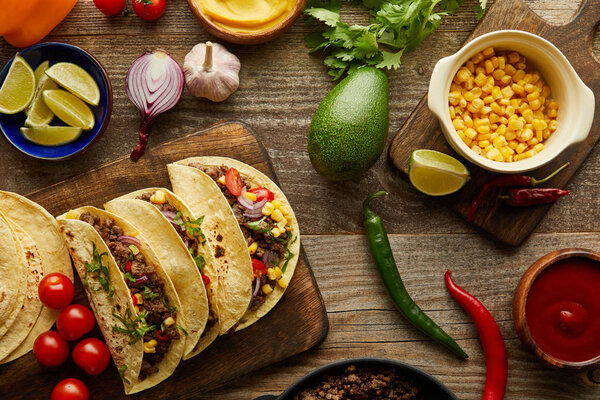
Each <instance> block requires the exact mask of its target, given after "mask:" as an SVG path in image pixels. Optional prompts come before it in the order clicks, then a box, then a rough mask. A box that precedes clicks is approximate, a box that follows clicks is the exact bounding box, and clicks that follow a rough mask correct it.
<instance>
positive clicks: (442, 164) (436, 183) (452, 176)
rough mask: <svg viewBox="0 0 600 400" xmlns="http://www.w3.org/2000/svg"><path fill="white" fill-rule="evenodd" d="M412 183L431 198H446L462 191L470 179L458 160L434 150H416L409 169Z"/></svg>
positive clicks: (411, 157)
mask: <svg viewBox="0 0 600 400" xmlns="http://www.w3.org/2000/svg"><path fill="white" fill-rule="evenodd" d="M408 177H409V179H410V183H412V185H413V186H414V187H415V188H416V189H417V190H419V191H421V192H423V193H425V194H427V195H429V196H445V195H447V194H451V193H454V192H457V191H458V190H460V189H461V188H462V187H463V186H464V185H465V183H467V181H468V180H469V178H470V175H469V171H468V170H467V168H466V167H465V166H464V165H463V164H462V163H461V162H460V161H458V160H457V159H456V158H454V157H451V156H449V155H448V154H444V153H440V152H439V151H434V150H415V151H413V153H412V155H411V156H410V163H409V167H408Z"/></svg>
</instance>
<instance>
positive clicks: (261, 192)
mask: <svg viewBox="0 0 600 400" xmlns="http://www.w3.org/2000/svg"><path fill="white" fill-rule="evenodd" d="M248 191H249V192H250V193H254V194H255V195H256V201H261V200H263V199H267V201H273V200H275V195H274V194H273V192H271V191H270V190H269V189H267V188H264V187H257V188H254V189H250V190H248Z"/></svg>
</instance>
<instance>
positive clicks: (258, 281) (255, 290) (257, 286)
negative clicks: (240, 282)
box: [252, 278, 260, 297]
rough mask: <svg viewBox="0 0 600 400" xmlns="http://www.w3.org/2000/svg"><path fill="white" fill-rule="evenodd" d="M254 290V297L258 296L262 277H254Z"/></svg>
mask: <svg viewBox="0 0 600 400" xmlns="http://www.w3.org/2000/svg"><path fill="white" fill-rule="evenodd" d="M254 282H255V283H254V292H252V297H256V295H257V294H258V290H259V289H260V278H254Z"/></svg>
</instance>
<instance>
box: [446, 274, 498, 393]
mask: <svg viewBox="0 0 600 400" xmlns="http://www.w3.org/2000/svg"><path fill="white" fill-rule="evenodd" d="M451 275H452V272H451V271H446V275H445V276H444V280H445V282H446V288H448V292H450V294H451V295H452V297H454V299H455V300H456V301H457V302H458V304H460V306H461V307H462V308H463V309H464V310H465V311H466V312H467V314H469V316H470V317H471V319H472V320H473V322H474V323H475V327H476V328H477V333H478V334H479V339H480V341H481V347H483V353H484V355H485V368H486V377H485V386H484V388H483V397H482V400H501V399H503V398H504V391H505V390H506V380H507V372H508V360H507V356H506V346H505V345H504V340H503V339H502V334H501V333H500V329H499V328H498V324H496V321H495V320H494V317H492V314H490V312H489V311H488V310H487V309H486V308H485V306H484V305H483V304H481V302H480V301H479V300H477V299H476V298H475V297H473V296H472V295H471V294H469V293H468V292H467V291H465V290H464V289H463V288H461V287H460V286H458V285H457V284H456V283H454V281H453V280H452V276H451Z"/></svg>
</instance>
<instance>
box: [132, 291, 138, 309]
mask: <svg viewBox="0 0 600 400" xmlns="http://www.w3.org/2000/svg"><path fill="white" fill-rule="evenodd" d="M131 300H132V301H133V306H134V307H135V306H137V305H138V304H137V297H135V295H133V294H132V295H131Z"/></svg>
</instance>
